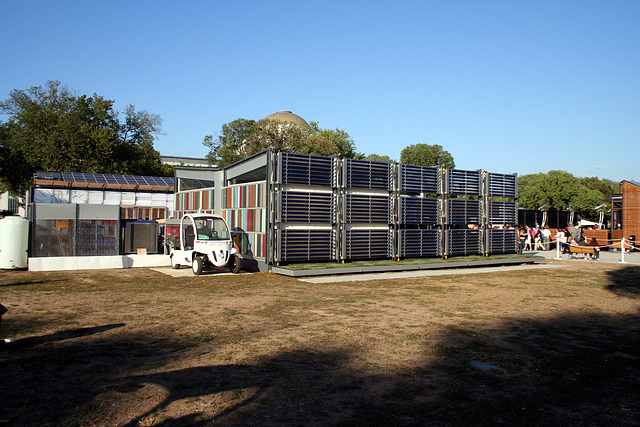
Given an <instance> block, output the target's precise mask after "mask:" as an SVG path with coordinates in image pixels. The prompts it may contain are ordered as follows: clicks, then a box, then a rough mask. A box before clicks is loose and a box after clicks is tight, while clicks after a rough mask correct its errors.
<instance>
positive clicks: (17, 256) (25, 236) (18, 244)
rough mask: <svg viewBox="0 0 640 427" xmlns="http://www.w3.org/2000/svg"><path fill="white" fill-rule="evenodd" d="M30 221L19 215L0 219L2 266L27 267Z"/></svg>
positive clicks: (0, 255)
mask: <svg viewBox="0 0 640 427" xmlns="http://www.w3.org/2000/svg"><path fill="white" fill-rule="evenodd" d="M28 247H29V221H27V220H26V219H24V218H21V217H19V216H8V217H5V218H2V219H0V268H3V269H9V268H27V249H28Z"/></svg>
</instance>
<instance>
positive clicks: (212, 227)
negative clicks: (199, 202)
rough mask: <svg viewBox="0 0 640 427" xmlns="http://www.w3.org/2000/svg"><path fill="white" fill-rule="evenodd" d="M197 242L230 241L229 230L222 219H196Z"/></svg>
mask: <svg viewBox="0 0 640 427" xmlns="http://www.w3.org/2000/svg"><path fill="white" fill-rule="evenodd" d="M194 222H195V224H196V230H197V233H196V238H197V240H229V239H230V237H229V229H228V228H227V224H225V222H224V220H223V219H222V218H194Z"/></svg>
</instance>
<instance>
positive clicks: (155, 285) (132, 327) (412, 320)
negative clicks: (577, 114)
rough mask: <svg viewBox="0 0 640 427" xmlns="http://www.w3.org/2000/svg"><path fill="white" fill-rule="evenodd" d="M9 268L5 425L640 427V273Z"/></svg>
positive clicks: (0, 396)
mask: <svg viewBox="0 0 640 427" xmlns="http://www.w3.org/2000/svg"><path fill="white" fill-rule="evenodd" d="M561 264H562V265H563V267H562V268H554V269H535V268H532V269H530V270H523V271H510V272H493V271H492V270H491V269H490V268H489V269H487V272H486V273H480V274H464V271H463V270H462V271H461V274H459V275H451V276H434V277H421V278H415V277H414V278H406V279H394V280H378V281H367V282H353V283H335V284H322V285H314V284H309V283H304V282H300V281H298V280H296V279H293V278H287V277H281V276H277V275H274V274H264V273H256V274H247V275H240V276H220V275H216V274H209V275H204V276H199V277H180V278H174V277H169V276H166V275H163V274H161V273H159V272H156V271H153V270H150V269H131V270H109V271H80V272H55V273H54V272H51V273H37V272H23V271H22V272H21V271H2V272H0V303H2V304H3V305H4V306H6V307H7V308H8V309H9V312H8V313H7V314H6V315H5V316H4V317H3V319H2V324H1V329H0V337H1V338H9V337H10V338H13V339H14V342H13V343H12V344H8V345H3V346H1V347H0V378H1V381H0V423H4V424H8V425H10V426H23V425H24V426H32V425H83V426H84V425H100V426H112V425H114V426H118V425H140V426H151V425H211V424H214V423H215V424H218V425H260V426H263V425H267V426H269V425H322V426H325V425H345V426H346V425H436V426H437V425H469V424H475V425H496V424H498V425H636V424H638V423H640V403H639V402H640V392H639V388H638V385H637V380H638V378H640V315H639V311H638V308H639V303H640V268H638V267H631V266H621V265H614V264H597V263H592V264H586V263H574V262H561Z"/></svg>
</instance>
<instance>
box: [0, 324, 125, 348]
mask: <svg viewBox="0 0 640 427" xmlns="http://www.w3.org/2000/svg"><path fill="white" fill-rule="evenodd" d="M123 326H125V324H124V323H112V324H109V325H101V326H92V327H88V328H77V329H70V330H67V331H59V332H54V333H52V334H47V335H41V336H34V337H27V338H22V339H19V340H16V341H14V342H12V343H10V344H6V345H4V346H0V351H8V352H13V351H18V350H22V349H25V348H28V347H33V346H36V345H40V344H44V343H50V342H56V341H62V340H68V339H72V338H80V337H85V336H88V335H93V334H99V333H101V332H106V331H108V330H111V329H115V328H121V327H123Z"/></svg>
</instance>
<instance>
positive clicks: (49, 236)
mask: <svg viewBox="0 0 640 427" xmlns="http://www.w3.org/2000/svg"><path fill="white" fill-rule="evenodd" d="M34 222H35V232H34V235H33V246H32V253H33V255H32V256H34V257H50V256H74V255H75V253H74V250H73V249H74V241H73V240H74V236H75V230H76V227H75V225H76V222H75V220H72V219H36V220H35V221H34Z"/></svg>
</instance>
